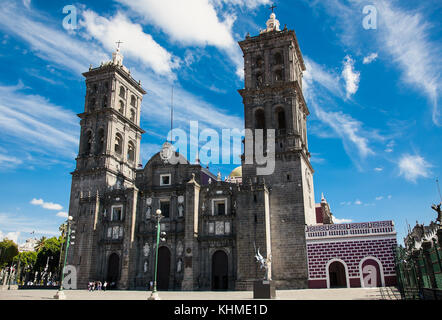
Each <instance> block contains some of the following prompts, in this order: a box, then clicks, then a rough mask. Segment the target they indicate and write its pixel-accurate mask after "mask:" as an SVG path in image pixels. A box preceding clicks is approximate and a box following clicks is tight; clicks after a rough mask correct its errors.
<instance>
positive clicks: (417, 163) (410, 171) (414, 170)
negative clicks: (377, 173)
mask: <svg viewBox="0 0 442 320" xmlns="http://www.w3.org/2000/svg"><path fill="white" fill-rule="evenodd" d="M398 166H399V170H400V173H399V175H401V176H403V177H404V178H405V179H406V180H408V181H411V182H414V183H415V182H416V180H417V179H419V178H428V177H429V176H430V168H431V167H432V165H431V164H429V163H428V162H427V161H426V160H425V159H424V158H423V157H421V156H419V155H410V154H404V155H402V156H401V158H400V159H399V163H398Z"/></svg>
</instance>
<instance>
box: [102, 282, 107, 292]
mask: <svg viewBox="0 0 442 320" xmlns="http://www.w3.org/2000/svg"><path fill="white" fill-rule="evenodd" d="M106 287H107V281H104V284H103V290H104V291H106Z"/></svg>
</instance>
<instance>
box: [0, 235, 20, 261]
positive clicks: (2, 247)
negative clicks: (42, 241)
mask: <svg viewBox="0 0 442 320" xmlns="http://www.w3.org/2000/svg"><path fill="white" fill-rule="evenodd" d="M0 251H1V253H0V268H3V267H5V266H8V265H10V264H11V263H12V261H13V260H14V257H15V256H17V255H18V246H17V244H16V243H15V242H14V241H12V240H8V239H5V240H3V241H2V242H0Z"/></svg>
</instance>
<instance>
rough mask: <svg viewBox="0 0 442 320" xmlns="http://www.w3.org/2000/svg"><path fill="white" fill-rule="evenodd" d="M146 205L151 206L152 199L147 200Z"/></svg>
mask: <svg viewBox="0 0 442 320" xmlns="http://www.w3.org/2000/svg"><path fill="white" fill-rule="evenodd" d="M146 203H147V205H148V206H150V205H151V204H152V198H147V200H146Z"/></svg>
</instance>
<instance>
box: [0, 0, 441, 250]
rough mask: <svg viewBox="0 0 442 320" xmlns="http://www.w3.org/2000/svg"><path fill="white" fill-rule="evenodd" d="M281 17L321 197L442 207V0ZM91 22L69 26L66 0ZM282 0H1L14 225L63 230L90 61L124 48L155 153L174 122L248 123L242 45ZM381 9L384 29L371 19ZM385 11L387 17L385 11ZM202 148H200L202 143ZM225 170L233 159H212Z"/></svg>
mask: <svg viewBox="0 0 442 320" xmlns="http://www.w3.org/2000/svg"><path fill="white" fill-rule="evenodd" d="M276 4H277V6H278V8H277V9H276V14H277V18H278V19H279V21H280V23H281V27H283V26H284V25H285V24H287V27H288V28H289V29H295V31H296V33H297V37H298V41H299V43H300V47H301V50H302V52H303V55H304V59H305V61H306V65H307V69H308V70H307V72H306V73H305V75H304V95H305V97H306V100H307V103H308V106H309V109H310V111H311V115H310V117H309V124H308V125H309V128H308V130H309V148H310V151H311V153H312V155H313V157H312V164H313V166H314V169H315V171H316V172H315V175H314V182H315V192H316V201H320V197H321V193H322V192H324V194H325V196H326V198H327V200H328V201H329V203H330V205H331V208H332V212H333V213H334V215H335V217H336V218H337V219H339V220H338V221H344V222H345V221H353V222H365V221H375V220H390V219H393V220H394V221H395V222H396V227H397V231H398V240H399V241H400V242H402V238H403V237H404V235H405V231H406V221H408V222H409V223H410V224H411V225H412V226H413V225H414V224H415V222H416V220H418V221H419V222H420V223H429V222H430V221H431V220H434V217H435V214H434V212H433V211H432V210H431V209H430V205H431V204H432V203H436V202H439V201H440V200H439V195H438V192H437V187H436V183H435V179H436V177H441V176H442V175H441V168H440V167H441V161H440V159H441V156H442V148H441V147H440V146H441V142H440V140H441V137H442V128H441V125H442V117H441V116H440V104H441V102H442V101H441V99H440V89H441V68H442V67H441V66H442V63H441V62H442V61H441V52H442V41H441V39H442V34H441V32H442V28H441V19H440V17H441V15H442V3H441V2H440V1H435V0H434V1H425V2H424V3H420V2H416V1H380V0H379V1H378V0H375V1H356V0H347V1H344V0H327V1H307V0H297V1H279V2H277V3H276ZM66 5H74V6H75V8H76V10H77V20H76V21H77V28H76V29H75V30H66V29H65V28H63V25H62V22H63V19H64V18H65V17H66V14H63V7H65V6H66ZM269 5H270V1H268V0H243V1H241V0H186V1H181V0H162V1H157V0H130V1H129V0H115V1H106V2H104V1H82V2H75V3H66V2H64V1H38V0H17V1H8V2H5V3H3V4H2V6H1V7H0V66H1V71H2V72H1V78H0V96H1V99H0V129H1V132H2V134H1V135H0V181H1V182H2V183H1V184H0V203H1V205H0V238H2V237H5V236H8V237H12V238H15V239H18V241H19V242H24V240H25V239H26V238H28V237H30V233H31V232H32V231H35V232H36V235H37V236H41V235H46V236H51V235H56V234H58V226H59V225H60V224H61V223H63V221H64V220H65V216H66V212H67V210H68V206H69V193H70V183H71V176H70V172H72V171H73V170H74V168H75V160H74V159H75V156H76V153H77V151H78V150H77V149H78V135H79V132H80V127H79V119H78V118H77V117H76V114H77V113H80V112H82V110H83V108H84V95H85V85H84V79H83V77H82V75H81V73H82V72H85V71H87V70H88V68H89V65H90V64H92V65H93V66H99V65H100V63H101V62H102V61H107V60H109V59H110V56H111V53H112V51H114V49H115V42H116V41H118V40H121V41H123V42H124V43H123V45H122V52H123V54H124V56H125V60H124V63H125V65H126V66H127V67H128V68H130V70H131V72H132V75H133V76H134V78H136V79H140V80H141V82H142V85H143V87H144V88H145V89H146V90H147V91H148V95H147V96H146V97H145V99H144V101H143V109H142V127H143V128H144V129H145V130H146V132H147V133H146V134H145V135H144V136H143V140H142V150H141V155H142V159H143V164H146V162H147V160H148V159H149V157H150V156H152V155H153V154H155V153H156V152H157V151H158V150H159V148H160V146H161V145H162V143H163V142H164V141H165V139H166V135H167V133H168V131H169V123H170V119H169V113H170V97H171V87H172V86H173V87H174V105H175V111H174V113H175V126H176V127H178V128H182V129H184V130H188V126H189V120H197V121H199V124H200V127H201V128H213V129H215V130H221V129H223V128H239V129H242V128H243V105H242V99H241V97H240V95H239V94H238V93H237V89H240V88H242V87H243V79H242V74H241V72H242V71H241V70H242V68H243V62H242V53H241V51H240V49H239V46H238V45H237V41H239V40H242V39H244V37H245V35H246V34H247V33H248V32H250V34H251V35H257V34H258V33H259V30H260V29H263V28H264V27H265V22H266V20H267V19H268V16H269V13H270V11H269V9H268V7H269ZM367 5H372V6H373V7H374V8H375V9H376V13H377V21H376V22H377V24H376V29H366V28H364V27H363V21H364V18H365V17H366V16H367V14H364V13H363V9H364V7H365V6H367ZM372 22H373V21H372ZM189 158H190V160H193V159H192V158H191V156H189ZM210 167H211V170H212V171H213V172H214V173H216V172H217V171H221V173H222V174H223V176H226V175H228V173H229V172H230V171H231V170H232V169H233V168H234V167H235V166H234V165H215V164H212V165H210Z"/></svg>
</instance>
